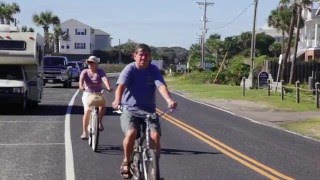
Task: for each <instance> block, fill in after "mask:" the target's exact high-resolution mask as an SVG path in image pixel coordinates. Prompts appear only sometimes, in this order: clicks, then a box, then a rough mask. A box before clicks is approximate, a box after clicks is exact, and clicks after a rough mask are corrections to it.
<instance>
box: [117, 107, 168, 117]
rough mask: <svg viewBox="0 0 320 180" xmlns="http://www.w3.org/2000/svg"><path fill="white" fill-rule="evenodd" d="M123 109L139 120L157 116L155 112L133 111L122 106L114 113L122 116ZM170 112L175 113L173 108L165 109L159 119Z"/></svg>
mask: <svg viewBox="0 0 320 180" xmlns="http://www.w3.org/2000/svg"><path fill="white" fill-rule="evenodd" d="M123 109H126V110H128V111H129V112H130V113H131V114H132V115H134V116H136V117H139V118H145V117H147V116H153V115H156V114H157V113H156V112H154V113H150V112H147V111H144V110H141V109H137V110H132V109H128V108H125V107H123V106H120V107H119V109H118V110H115V111H113V112H114V113H118V114H121V113H122V112H123ZM169 110H170V112H173V110H174V109H173V108H171V107H168V108H167V109H165V110H164V111H163V112H162V113H161V114H158V116H159V117H161V116H163V115H164V114H165V113H166V112H167V111H169ZM153 118H154V117H153Z"/></svg>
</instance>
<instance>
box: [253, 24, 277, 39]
mask: <svg viewBox="0 0 320 180" xmlns="http://www.w3.org/2000/svg"><path fill="white" fill-rule="evenodd" d="M262 32H264V33H266V34H268V35H269V36H272V37H279V36H282V34H281V32H280V31H278V30H277V29H275V28H273V27H270V26H268V25H267V24H265V25H264V26H262V28H260V29H258V30H256V33H262Z"/></svg>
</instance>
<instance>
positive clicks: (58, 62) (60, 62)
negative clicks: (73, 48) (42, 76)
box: [44, 57, 65, 66]
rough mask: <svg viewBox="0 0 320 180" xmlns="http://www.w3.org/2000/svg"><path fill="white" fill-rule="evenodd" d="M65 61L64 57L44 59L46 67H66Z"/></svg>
mask: <svg viewBox="0 0 320 180" xmlns="http://www.w3.org/2000/svg"><path fill="white" fill-rule="evenodd" d="M64 61H65V58H63V57H44V65H45V66H64Z"/></svg>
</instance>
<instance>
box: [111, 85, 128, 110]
mask: <svg viewBox="0 0 320 180" xmlns="http://www.w3.org/2000/svg"><path fill="white" fill-rule="evenodd" d="M126 88H127V87H126V85H125V84H118V86H117V89H116V91H115V97H114V101H113V102H112V107H113V108H114V109H119V105H120V102H121V98H122V94H123V92H124V90H125V89H126Z"/></svg>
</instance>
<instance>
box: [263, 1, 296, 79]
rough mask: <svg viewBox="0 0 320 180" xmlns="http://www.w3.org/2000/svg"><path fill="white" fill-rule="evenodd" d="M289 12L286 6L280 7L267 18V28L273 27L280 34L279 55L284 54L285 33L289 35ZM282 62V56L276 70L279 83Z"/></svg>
mask: <svg viewBox="0 0 320 180" xmlns="http://www.w3.org/2000/svg"><path fill="white" fill-rule="evenodd" d="M291 16H292V15H291V10H290V9H289V8H288V7H287V6H281V7H279V8H277V9H275V10H272V11H271V14H270V15H269V17H268V26H270V27H274V28H276V29H277V30H279V31H281V33H282V42H281V54H284V50H285V33H287V34H289V29H290V28H289V26H290V20H291ZM281 66H284V62H283V56H282V61H281V64H280V65H279V68H278V73H277V80H276V82H278V81H279V78H280V74H281V69H283V67H281Z"/></svg>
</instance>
